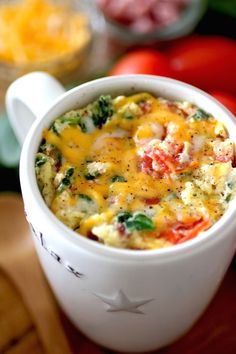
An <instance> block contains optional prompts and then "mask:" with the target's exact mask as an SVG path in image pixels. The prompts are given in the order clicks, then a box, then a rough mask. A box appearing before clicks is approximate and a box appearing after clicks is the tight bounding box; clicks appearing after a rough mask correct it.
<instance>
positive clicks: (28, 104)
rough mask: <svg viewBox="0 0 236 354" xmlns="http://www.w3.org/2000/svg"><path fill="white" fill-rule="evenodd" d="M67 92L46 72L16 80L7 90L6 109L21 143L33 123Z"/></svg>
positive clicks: (30, 74)
mask: <svg viewBox="0 0 236 354" xmlns="http://www.w3.org/2000/svg"><path fill="white" fill-rule="evenodd" d="M64 92H65V89H64V87H63V86H62V85H61V84H60V83H59V81H57V80H56V79H55V78H54V77H52V76H51V75H49V74H47V73H45V72H40V71H36V72H32V73H29V74H26V75H24V76H22V77H20V78H19V79H17V80H15V81H14V82H13V83H12V84H11V85H10V86H9V88H8V90H7V92H6V111H7V115H8V118H9V121H10V124H11V126H12V128H13V130H14V133H15V135H16V137H17V139H18V141H19V143H20V145H23V142H24V140H25V137H26V135H27V133H28V131H29V129H30V127H31V125H32V123H33V122H34V121H35V120H36V119H38V118H40V117H42V115H43V114H44V112H46V110H47V109H48V108H49V107H50V105H51V104H52V102H53V101H54V100H55V99H56V98H57V97H58V96H60V95H61V94H63V93H64Z"/></svg>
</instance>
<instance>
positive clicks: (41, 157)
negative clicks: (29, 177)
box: [35, 154, 47, 167]
mask: <svg viewBox="0 0 236 354" xmlns="http://www.w3.org/2000/svg"><path fill="white" fill-rule="evenodd" d="M45 162H47V156H45V155H43V154H37V156H36V160H35V166H36V167H39V166H42V165H44V164H45Z"/></svg>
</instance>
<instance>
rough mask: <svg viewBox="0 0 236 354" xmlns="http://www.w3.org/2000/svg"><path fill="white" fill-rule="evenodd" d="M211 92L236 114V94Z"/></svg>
mask: <svg viewBox="0 0 236 354" xmlns="http://www.w3.org/2000/svg"><path fill="white" fill-rule="evenodd" d="M210 94H211V95H212V96H213V97H214V98H216V99H217V100H218V101H219V102H220V103H222V104H223V105H224V106H225V107H226V108H228V109H229V110H230V111H231V112H232V113H233V114H234V115H235V116H236V96H233V95H230V94H229V93H225V92H220V91H212V92H210Z"/></svg>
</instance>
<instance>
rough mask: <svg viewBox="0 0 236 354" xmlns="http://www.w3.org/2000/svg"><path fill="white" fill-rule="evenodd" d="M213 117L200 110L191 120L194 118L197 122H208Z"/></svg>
mask: <svg viewBox="0 0 236 354" xmlns="http://www.w3.org/2000/svg"><path fill="white" fill-rule="evenodd" d="M210 116H211V115H210V114H209V113H207V112H206V111H204V110H203V109H201V108H199V109H198V110H197V111H196V112H195V113H194V114H193V115H191V117H190V118H193V119H194V120H196V121H200V120H207V119H208V118H209V117H210Z"/></svg>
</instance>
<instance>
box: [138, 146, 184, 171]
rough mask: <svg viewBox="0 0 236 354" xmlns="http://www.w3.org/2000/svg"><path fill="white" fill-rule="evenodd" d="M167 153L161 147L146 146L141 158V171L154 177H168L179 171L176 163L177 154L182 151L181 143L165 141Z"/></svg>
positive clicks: (178, 164) (177, 162) (179, 167)
mask: <svg viewBox="0 0 236 354" xmlns="http://www.w3.org/2000/svg"><path fill="white" fill-rule="evenodd" d="M165 145H166V148H167V149H168V151H164V149H163V148H162V147H161V145H159V146H158V145H156V146H151V145H148V146H147V147H145V148H144V153H143V154H142V156H141V164H140V167H141V171H143V172H145V173H148V174H150V175H152V176H154V177H160V176H163V175H165V176H169V174H171V173H174V172H175V171H176V170H178V169H181V166H180V163H179V161H178V157H179V154H180V153H181V151H182V150H183V146H184V144H183V143H176V142H170V141H165Z"/></svg>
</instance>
